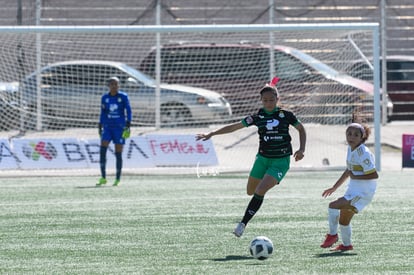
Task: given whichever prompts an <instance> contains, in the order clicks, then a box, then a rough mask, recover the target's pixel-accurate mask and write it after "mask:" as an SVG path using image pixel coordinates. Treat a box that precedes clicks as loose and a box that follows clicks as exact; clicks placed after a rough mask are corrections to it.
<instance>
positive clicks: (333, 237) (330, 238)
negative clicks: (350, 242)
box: [321, 234, 338, 248]
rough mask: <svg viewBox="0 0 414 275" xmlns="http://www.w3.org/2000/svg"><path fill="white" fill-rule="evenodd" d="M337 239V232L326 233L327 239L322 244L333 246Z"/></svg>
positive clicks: (325, 246)
mask: <svg viewBox="0 0 414 275" xmlns="http://www.w3.org/2000/svg"><path fill="white" fill-rule="evenodd" d="M337 241H338V234H335V235H329V234H326V238H325V241H324V242H323V243H322V244H321V247H322V248H328V247H331V246H332V245H333V244H334V243H336V242H337Z"/></svg>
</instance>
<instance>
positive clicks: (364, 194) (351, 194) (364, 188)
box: [344, 179, 377, 213]
mask: <svg viewBox="0 0 414 275" xmlns="http://www.w3.org/2000/svg"><path fill="white" fill-rule="evenodd" d="M376 190H377V181H376V180H352V179H351V180H350V181H349V183H348V189H347V190H346V192H345V195H344V198H345V199H346V200H348V201H351V205H352V206H354V207H355V208H356V209H357V210H358V213H359V212H361V211H362V210H363V209H364V208H365V207H366V206H367V205H368V204H369V203H370V202H371V201H372V199H373V198H374V195H375V191H376Z"/></svg>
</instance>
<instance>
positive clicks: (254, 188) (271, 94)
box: [196, 78, 306, 237]
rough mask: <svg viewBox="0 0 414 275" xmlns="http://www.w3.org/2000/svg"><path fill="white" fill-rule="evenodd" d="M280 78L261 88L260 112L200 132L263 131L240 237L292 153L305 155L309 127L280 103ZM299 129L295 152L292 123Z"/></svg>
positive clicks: (279, 178) (298, 157) (237, 230)
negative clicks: (290, 133) (250, 196)
mask: <svg viewBox="0 0 414 275" xmlns="http://www.w3.org/2000/svg"><path fill="white" fill-rule="evenodd" d="M277 80H278V79H277V78H274V79H273V80H272V82H271V83H270V84H267V85H266V86H265V87H263V88H262V89H261V90H260V98H261V101H262V104H263V107H262V108H261V109H260V110H259V111H258V113H257V114H254V115H249V116H247V117H246V118H244V119H243V120H241V121H240V122H236V123H233V124H229V125H226V126H224V127H222V128H219V129H217V130H215V131H212V132H209V133H206V134H198V135H197V136H196V139H197V140H200V139H201V140H207V139H209V138H211V137H212V136H214V135H221V134H227V133H231V132H234V131H236V130H239V129H242V128H244V127H250V126H253V125H255V126H256V127H257V128H258V131H257V132H258V134H259V150H258V153H257V155H256V160H255V162H254V164H253V167H252V169H251V171H250V174H249V178H248V181H247V194H248V195H252V199H251V200H250V202H249V204H248V206H247V209H246V211H245V214H244V217H243V218H242V220H241V221H240V222H239V223H238V224H237V226H236V228H235V229H234V231H233V233H234V235H236V236H237V237H240V236H241V235H242V234H243V232H244V229H245V227H246V225H247V223H248V222H249V221H250V219H252V218H253V216H254V215H255V214H256V212H257V211H258V210H259V208H260V206H261V205H262V202H263V199H264V196H265V194H266V192H267V191H269V190H270V189H271V188H273V187H274V186H275V185H278V184H279V183H280V182H281V181H282V179H283V178H284V177H285V175H286V173H287V171H288V170H289V166H290V156H291V155H293V157H294V158H295V160H296V161H298V160H301V159H302V158H303V157H304V153H305V145H306V131H305V128H304V127H303V125H302V123H301V122H300V121H299V120H298V119H297V118H296V116H295V115H294V114H293V113H292V112H290V111H286V110H283V109H281V108H279V107H278V106H277V103H278V101H279V93H278V91H277V89H276V87H275V85H276V83H277ZM290 125H292V126H293V127H294V128H296V130H298V132H299V143H300V145H299V149H298V150H297V151H295V152H294V153H293V150H292V144H291V136H290V135H289V126H290Z"/></svg>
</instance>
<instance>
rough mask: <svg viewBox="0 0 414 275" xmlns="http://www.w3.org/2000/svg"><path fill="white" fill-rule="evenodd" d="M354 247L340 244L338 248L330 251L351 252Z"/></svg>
mask: <svg viewBox="0 0 414 275" xmlns="http://www.w3.org/2000/svg"><path fill="white" fill-rule="evenodd" d="M353 249H354V247H353V246H352V244H350V245H343V244H340V245H338V246H335V247H334V248H331V251H348V250H353Z"/></svg>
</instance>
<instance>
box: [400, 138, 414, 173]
mask: <svg viewBox="0 0 414 275" xmlns="http://www.w3.org/2000/svg"><path fill="white" fill-rule="evenodd" d="M402 137H403V138H402V167H403V168H404V167H414V135H408V134H403V136H402Z"/></svg>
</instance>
